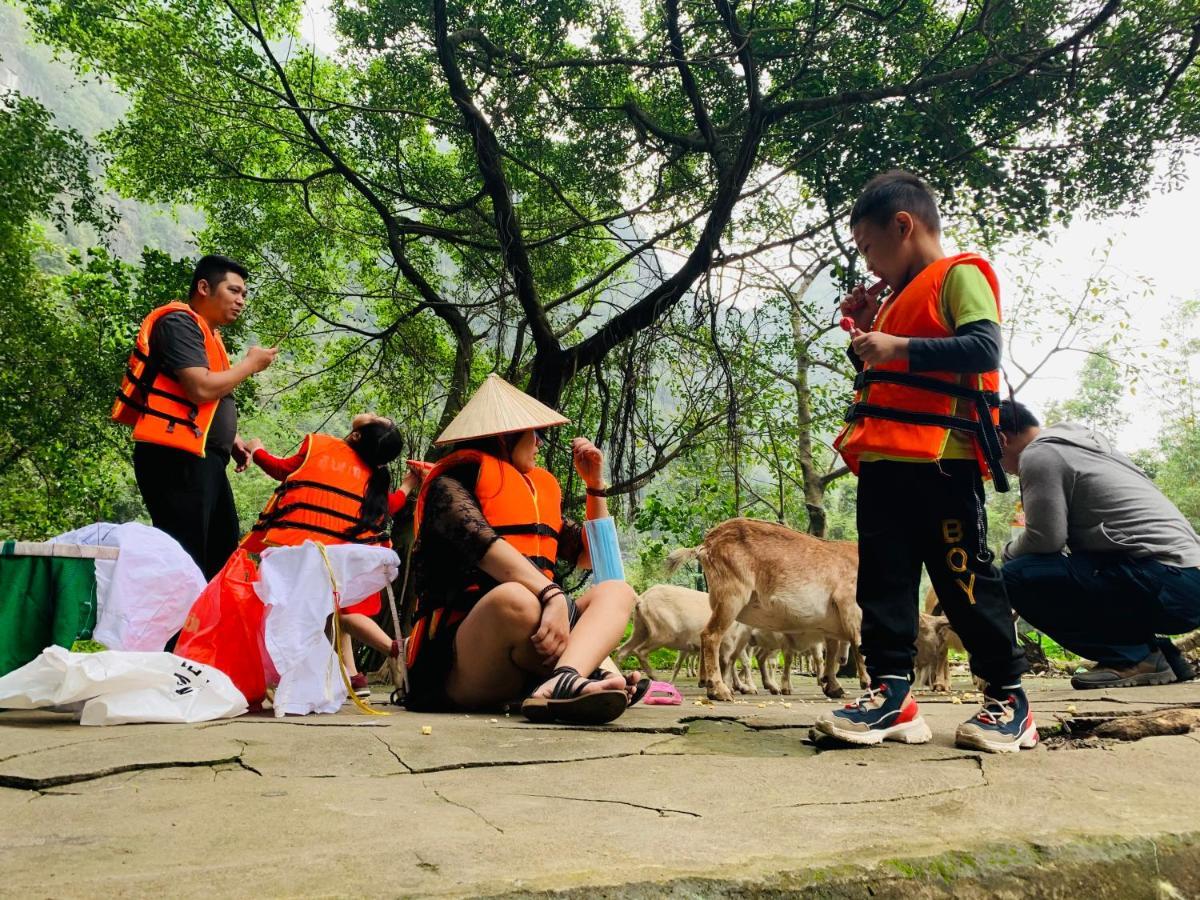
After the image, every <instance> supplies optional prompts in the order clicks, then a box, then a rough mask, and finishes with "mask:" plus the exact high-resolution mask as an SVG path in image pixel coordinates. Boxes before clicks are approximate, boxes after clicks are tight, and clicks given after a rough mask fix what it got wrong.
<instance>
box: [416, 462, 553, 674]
mask: <svg viewBox="0 0 1200 900" xmlns="http://www.w3.org/2000/svg"><path fill="white" fill-rule="evenodd" d="M465 463H466V464H473V465H478V466H479V477H478V478H477V479H476V480H475V499H476V500H478V501H479V508H480V510H481V511H482V512H483V517H484V518H485V519H487V521H488V524H489V525H491V526H492V528H493V530H495V532H496V533H497V534H498V535H500V537H501V538H503V539H504V540H506V541H508V543H510V544H511V545H512V546H513V547H515V548H516V549H517V550H518V551H520V552H521V553H522V554H523V555H524V556H525V558H526V559H528V560H529V561H530V562H532V563H533V564H534V565H535V566H537V568H538V569H540V570H541V572H542V574H543V575H545V576H546V577H547V578H551V579H552V578H553V577H554V563H555V560H557V559H558V533H559V531H560V530H561V529H562V488H560V487H559V484H558V480H557V479H556V478H555V477H554V476H553V475H551V474H550V473H549V472H547V471H546V470H545V469H540V468H535V469H531V470H530V471H529V472H528V473H526V474H525V475H522V474H521V473H520V472H518V471H517V470H516V469H515V468H514V467H513V466H512V465H511V464H510V463H506V462H503V461H502V460H500V459H497V458H496V457H494V456H492V455H490V454H488V453H483V452H482V451H479V450H459V451H457V452H455V453H451V454H450V455H449V456H447V457H445V458H444V459H442V460H440V461H439V462H438V463H437V465H435V466H434V467H433V469H432V470H431V471H430V472H429V474H428V475H426V476H425V481H424V483H423V484H422V485H421V492H420V493H419V494H418V495H417V505H416V507H415V509H414V510H413V528H414V532H415V534H414V539H415V537H418V536H419V535H420V533H421V522H422V520H423V518H424V515H425V496H426V493H427V492H428V490H429V486H430V485H431V484H433V482H434V480H435V479H436V478H437V477H438V476H439V475H441V474H442V473H444V472H447V471H449V470H451V469H454V468H456V467H458V466H461V465H463V464H465ZM466 590H467V592H468V593H471V592H477V591H479V590H480V585H478V584H472V585H469V586H468V587H467V589H466ZM464 618H466V612H465V611H464V610H460V609H446V608H439V609H434V610H432V611H430V612H429V613H428V614H427V615H424V616H421V617H420V618H419V619H418V620H417V622H416V623H415V624H414V626H413V631H412V634H411V635H410V636H409V639H408V664H409V665H415V663H416V660H417V654H418V652H419V651H420V648H421V645H422V644H423V643H424V641H425V639H426V638H432V637H434V636H435V635H436V634H437V631H438V628H439V626H440V625H441V623H442V622H443V620H445V621H447V622H448V623H449V624H451V625H453V624H455V623H457V622H460V621H462V620H463V619H464Z"/></svg>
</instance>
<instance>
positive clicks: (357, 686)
mask: <svg viewBox="0 0 1200 900" xmlns="http://www.w3.org/2000/svg"><path fill="white" fill-rule="evenodd" d="M350 688H351V690H353V691H354V696H356V697H360V698H361V699H363V700H366V699H367V698H368V697H370V696H371V686H370V685H369V684H367V676H366V675H363V674H362V673H361V672H360V673H358V674H357V675H351V676H350Z"/></svg>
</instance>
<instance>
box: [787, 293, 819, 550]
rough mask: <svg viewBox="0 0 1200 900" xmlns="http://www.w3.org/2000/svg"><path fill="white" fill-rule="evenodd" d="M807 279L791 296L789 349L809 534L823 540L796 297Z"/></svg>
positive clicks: (805, 343)
mask: <svg viewBox="0 0 1200 900" xmlns="http://www.w3.org/2000/svg"><path fill="white" fill-rule="evenodd" d="M810 282H811V278H810V279H806V280H804V281H803V282H801V284H800V285H798V286H797V289H796V291H795V292H794V293H793V294H791V296H790V297H789V299H790V300H791V306H792V310H791V316H790V318H791V324H792V348H793V351H794V353H795V357H796V380H795V385H794V386H795V390H796V455H797V457H798V458H799V461H800V480H801V482H802V483H803V485H804V506H805V508H806V509H807V510H808V533H809V534H811V535H813V536H814V537H819V538H823V537H825V524H826V517H825V482H824V481H823V480H822V478H821V473H820V471H819V470H818V469H817V466H816V463H815V462H814V460H813V439H812V427H813V414H812V397H811V393H810V389H809V384H808V375H809V369H810V368H811V366H812V364H811V362H810V360H809V353H808V342H809V335H808V334H806V333H805V328H804V324H805V323H804V317H803V316H801V315H800V309H799V306H798V303H799V298H800V297H803V296H804V292H805V291H806V290H807V289H808V285H809V283H810Z"/></svg>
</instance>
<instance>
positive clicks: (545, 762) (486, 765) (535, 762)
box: [412, 745, 687, 775]
mask: <svg viewBox="0 0 1200 900" xmlns="http://www.w3.org/2000/svg"><path fill="white" fill-rule="evenodd" d="M651 746H653V745H651ZM643 755H645V754H644V753H643V751H640V750H639V751H637V752H635V753H613V754H609V755H607V756H580V757H573V758H571V759H512V760H501V759H496V760H493V759H489V760H479V761H477V762H457V763H446V764H445V765H441V766H428V767H425V768H413V769H412V774H414V775H431V774H434V773H437V772H457V771H459V770H460V769H499V768H504V767H506V766H557V765H561V764H563V763H580V762H592V761H593V760H600V759H627V758H629V757H631V756H643ZM656 755H657V756H686V755H687V754H684V753H659V754H656Z"/></svg>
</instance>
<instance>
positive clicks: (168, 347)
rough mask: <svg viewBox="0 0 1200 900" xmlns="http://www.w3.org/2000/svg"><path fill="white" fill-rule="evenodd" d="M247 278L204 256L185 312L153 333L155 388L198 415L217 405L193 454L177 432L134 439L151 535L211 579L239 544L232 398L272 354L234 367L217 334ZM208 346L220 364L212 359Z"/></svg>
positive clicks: (237, 306)
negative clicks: (231, 475)
mask: <svg viewBox="0 0 1200 900" xmlns="http://www.w3.org/2000/svg"><path fill="white" fill-rule="evenodd" d="M246 276H247V271H246V269H245V268H244V267H243V266H242V265H241V264H240V263H238V262H235V261H234V260H232V259H229V258H227V257H223V256H205V257H203V258H202V259H201V260H200V262H199V263H197V265H196V270H195V272H194V274H193V276H192V286H191V291H190V293H189V298H188V306H190V307H191V311H190V312H189V311H188V310H187V309H185V308H183V307H177V308H176V310H175V311H167V312H165V314H161V313H160V314H159V315H158V317H157V318H156V319H155V320H154V322H153V325H152V330H151V331H150V335H149V354H148V356H149V362H148V363H147V369H148V371H149V372H150V373H152V375H153V377H157V378H158V379H159V380H157V381H155V382H154V383H155V385H156V386H160V385H166V386H167V390H170V391H171V392H172V393H179V392H181V393H182V395H183V396H184V397H186V398H187V401H189V402H190V404H194V408H196V409H199V410H201V411H202V415H205V414H206V413H207V411H208V410H209V409H210V408H211V406H212V405H213V404H215V409H212V410H211V420H210V421H209V422H208V425H207V432H206V433H204V432H202V431H200V430H197V431H196V432H195V434H196V435H197V437H196V438H195V440H194V446H193V445H191V444H190V443H189V442H190V441H192V439H191V438H189V437H188V435H187V431H186V429H183V428H180V429H178V430H174V429H171V431H172V433H173V434H178V435H182V436H183V437H182V439H180V440H178V441H175V440H174V439H172V440H171V441H167V440H161V441H160V440H156V439H153V438H152V439H145V438H139V436H138V429H137V428H135V431H134V439H135V440H136V441H137V443H136V444H135V446H134V451H133V469H134V474H135V476H136V478H137V484H138V489H139V490H140V491H141V494H142V499H143V500H144V501H145V503H146V508H147V510H149V512H150V518H151V520H152V521H153V523H154V527H155V528H158V529H161V530H162V531H165V532H166V533H167V534H169V535H171V536H172V537H173V538H175V539H176V540H177V541H179V543H180V544H181V545H182V546H183V548H184V550H186V551H187V552H188V554H189V555H190V556H191V557H192V559H194V560H195V561H196V564H197V565H198V566H200V569H201V570H202V571H203V572H204V576H205V578H210V579H211V578H212V577H213V576H214V575H216V574H217V572H219V571H220V570H221V568H222V566H224V565H225V562H226V561H227V560H228V559H229V556H230V554H231V553H233V551H234V549H236V547H237V543H238V536H239V526H238V518H237V511H236V509H235V507H234V501H233V490H232V488H231V487H230V485H229V479H228V477H227V475H226V472H225V470H226V467H227V466H228V465H229V461H230V459H231V458H232V459H233V460H234V462H235V463H236V467H237V468H236V470H237V471H239V472H241V471H243V470H244V469H245V468H246V464H247V463H248V462H249V455H248V454H247V452H246V446H245V444H244V443H243V441H242V439H241V437H240V436H239V435H238V433H237V406H236V404H235V403H234V400H233V396H232V393H233V390H234V388H236V387H237V386H238V385H239V384H241V383H242V382H243V381H245V380H246V379H247V378H249V377H250V376H251V375H254V374H255V373H257V372H261V371H262V370H263V369H265V368H267V366H269V365H270V364H271V362H272V360H274V358H275V354H276V352H277V350H276V349H275V348H271V349H266V348H263V347H257V346H256V347H251V348H250V349H249V350H247V351H246V355H245V357H244V358H243V359H242V360H241V361H240V362H238V363H236V364H234V365H229V364H228V361H227V360H226V359H225V358H224V347H223V345H221V344H220V338H219V333H218V331H217V330H218V329H219V328H220V327H221V326H223V325H228V324H230V323H231V322H233V321H234V320H236V319H237V317H238V316H239V315H241V312H242V310H243V308H244V307H245V303H246V280H245V279H246ZM152 315H154V313H152ZM206 332H207V334H206ZM214 345H216V347H217V348H218V349H217V351H215V352H216V355H217V356H218V357H219V359H214V350H213V346H214ZM152 393H153V392H152ZM160 402H161V401H157V400H156V399H155V398H153V397H151V398H150V399H149V400H147V403H148V404H150V405H154V403H160ZM151 415H153V414H152V413H151ZM205 417H207V416H206V415H205ZM201 437H202V441H201V439H200V438H201ZM184 444H187V445H188V446H186V447H184V446H183V445H184Z"/></svg>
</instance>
